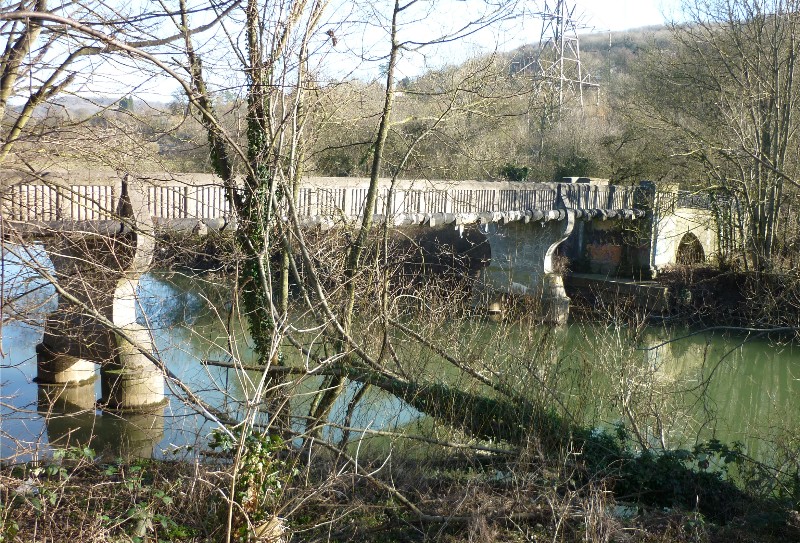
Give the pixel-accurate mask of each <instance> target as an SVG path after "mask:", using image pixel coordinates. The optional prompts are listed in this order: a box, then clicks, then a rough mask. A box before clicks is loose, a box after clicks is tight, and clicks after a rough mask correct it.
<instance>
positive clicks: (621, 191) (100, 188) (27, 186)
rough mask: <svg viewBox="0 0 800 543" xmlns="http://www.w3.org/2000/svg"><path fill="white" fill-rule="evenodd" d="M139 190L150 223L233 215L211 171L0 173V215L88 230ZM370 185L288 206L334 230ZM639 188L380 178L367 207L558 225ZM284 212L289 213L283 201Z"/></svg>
mask: <svg viewBox="0 0 800 543" xmlns="http://www.w3.org/2000/svg"><path fill="white" fill-rule="evenodd" d="M123 178H124V179H125V181H126V186H127V190H128V191H129V192H130V191H132V190H137V191H139V196H140V197H141V198H140V201H142V202H144V205H146V207H147V213H146V214H148V215H149V216H151V217H152V218H153V219H154V221H155V223H156V224H157V225H160V226H162V227H165V228H173V229H179V230H180V229H191V228H193V227H195V226H197V224H198V222H200V221H202V222H204V223H206V225H208V226H209V227H214V228H219V227H221V226H223V225H226V224H229V223H230V222H231V221H232V220H233V213H232V212H231V208H230V205H229V203H228V202H227V200H226V198H225V191H224V188H223V187H222V186H221V184H220V181H219V179H218V178H216V177H214V176H212V175H209V174H178V175H174V176H169V177H167V176H165V175H160V176H159V175H140V176H135V177H134V176H118V175H116V174H85V175H82V174H76V173H72V174H66V173H58V172H54V173H48V174H45V175H41V176H39V177H38V178H37V179H36V180H35V181H31V180H30V179H29V178H26V177H25V176H24V175H21V174H20V175H15V174H14V173H12V172H4V173H3V175H2V176H1V177H0V180H1V181H2V187H3V192H2V213H3V216H4V217H5V219H6V220H9V221H13V222H15V223H19V225H20V226H22V225H23V224H25V225H26V226H25V229H33V230H39V229H44V228H58V229H75V228H80V227H83V228H88V229H91V227H90V226H87V225H88V224H89V223H93V222H95V223H98V226H97V228H101V229H106V228H112V229H113V228H114V227H113V226H108V227H100V226H99V223H103V222H105V221H114V222H116V224H117V228H118V227H119V216H118V213H117V212H118V207H119V204H120V198H121V195H122V191H123ZM368 186H369V180H368V179H361V178H332V177H309V178H305V179H304V180H303V182H302V184H301V187H300V189H299V191H298V199H297V202H296V203H295V205H294V212H295V213H296V215H297V217H298V219H299V221H300V222H301V224H303V225H306V226H313V225H318V226H323V227H324V226H332V225H334V224H336V223H338V222H346V221H352V220H355V219H358V218H359V217H360V216H362V214H363V211H364V205H365V201H366V196H367V190H368ZM639 191H640V189H639V187H631V186H616V185H609V184H607V183H596V182H588V183H518V182H497V181H488V182H477V181H445V180H438V181H437V180H434V181H431V180H398V181H396V182H395V183H394V184H392V183H391V181H390V180H388V179H384V180H381V184H380V188H379V194H378V199H377V201H376V203H375V209H374V213H375V220H376V222H383V221H386V220H388V221H390V222H391V223H392V224H395V225H398V226H399V225H408V224H421V223H426V224H431V225H436V224H448V223H455V224H469V223H474V222H482V223H488V222H501V221H502V222H507V221H517V220H522V221H525V222H527V221H531V220H533V221H548V220H560V219H563V218H564V217H565V216H566V211H567V210H574V211H575V212H576V214H577V216H578V217H584V218H592V217H597V216H600V217H604V218H605V217H621V218H637V217H639V216H641V215H642V214H643V213H642V212H641V211H640V210H639V209H637V207H636V203H637V198H638V194H639ZM282 208H283V212H282V213H283V215H284V216H285V217H288V215H289V213H290V210H289V206H288V205H287V204H285V203H284V204H282Z"/></svg>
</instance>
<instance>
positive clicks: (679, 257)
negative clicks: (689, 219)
mask: <svg viewBox="0 0 800 543" xmlns="http://www.w3.org/2000/svg"><path fill="white" fill-rule="evenodd" d="M675 261H676V263H677V264H679V265H683V266H691V265H694V264H702V263H704V262H705V261H706V252H705V250H703V244H702V243H701V242H700V239H699V238H698V237H697V236H696V235H694V234H693V233H691V232H687V233H686V234H684V235H683V237H682V238H681V241H680V242H679V243H678V251H677V254H676V255H675Z"/></svg>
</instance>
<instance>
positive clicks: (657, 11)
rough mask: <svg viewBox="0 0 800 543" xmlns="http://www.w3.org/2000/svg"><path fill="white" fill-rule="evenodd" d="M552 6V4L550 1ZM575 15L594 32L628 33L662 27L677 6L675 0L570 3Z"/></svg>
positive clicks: (606, 0) (571, 0)
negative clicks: (579, 15)
mask: <svg viewBox="0 0 800 543" xmlns="http://www.w3.org/2000/svg"><path fill="white" fill-rule="evenodd" d="M551 2H552V3H555V2H553V1H552V0H551ZM570 3H571V4H572V5H574V6H575V8H576V9H575V14H576V15H577V14H580V13H583V14H584V15H585V17H584V19H583V22H585V23H586V24H588V25H590V26H592V27H594V28H595V29H596V30H597V31H603V30H627V29H629V28H638V27H642V26H649V25H658V24H664V21H665V18H664V15H665V14H666V15H667V17H669V16H670V14H671V13H673V11H674V10H675V8H676V6H677V5H678V1H677V0H570Z"/></svg>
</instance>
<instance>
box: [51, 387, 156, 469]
mask: <svg viewBox="0 0 800 543" xmlns="http://www.w3.org/2000/svg"><path fill="white" fill-rule="evenodd" d="M94 395H95V385H94V383H89V384H82V385H77V386H64V385H47V386H43V385H40V386H39V388H38V402H37V406H38V414H39V415H40V416H41V417H42V419H43V420H44V424H45V428H46V430H47V438H48V439H47V440H48V443H49V444H50V445H51V446H53V447H76V446H81V447H83V446H89V447H91V448H92V449H94V450H95V452H97V453H98V454H104V455H108V456H109V457H112V458H116V457H140V458H152V457H153V454H154V449H155V446H156V444H158V443H159V442H160V441H161V440H162V439H163V437H164V408H163V407H162V408H158V409H154V410H151V411H147V412H136V413H133V412H131V413H126V412H111V411H105V412H99V411H97V409H96V406H95V399H94V398H95V396H94Z"/></svg>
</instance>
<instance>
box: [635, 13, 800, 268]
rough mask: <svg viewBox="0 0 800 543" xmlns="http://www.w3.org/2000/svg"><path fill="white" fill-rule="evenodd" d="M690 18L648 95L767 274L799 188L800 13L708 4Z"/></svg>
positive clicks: (750, 261)
mask: <svg viewBox="0 0 800 543" xmlns="http://www.w3.org/2000/svg"><path fill="white" fill-rule="evenodd" d="M683 12H684V14H685V16H686V17H687V18H688V20H686V21H685V22H682V23H680V24H678V23H676V24H674V25H673V26H672V34H673V37H674V39H675V41H676V44H677V51H676V52H673V51H671V50H662V51H660V52H656V54H655V55H654V57H653V59H652V61H653V62H652V63H651V69H650V70H649V71H648V72H647V73H646V75H643V77H642V78H641V79H640V85H641V90H640V96H641V98H642V100H643V101H644V102H645V103H646V104H648V112H650V113H652V115H653V116H654V117H655V118H656V119H657V120H658V122H659V123H660V128H666V129H667V130H670V131H675V132H676V133H677V134H679V135H680V138H679V139H678V140H677V143H678V146H677V148H675V150H674V152H675V153H677V154H679V155H682V156H688V157H690V158H692V159H694V160H696V161H698V162H700V163H701V164H702V165H703V167H704V174H705V175H706V176H707V179H708V182H709V184H710V187H711V188H717V189H721V190H722V191H723V192H724V193H727V194H729V195H730V196H731V197H732V198H733V199H734V200H735V202H736V205H735V211H736V212H737V213H736V214H735V215H734V217H733V218H732V220H733V221H734V227H735V229H736V230H737V238H738V240H739V242H740V243H741V247H742V250H743V252H744V255H745V257H746V258H745V260H744V262H745V263H746V265H747V266H752V267H753V268H754V269H756V270H766V269H769V268H770V266H771V265H772V263H773V256H774V255H775V251H776V239H777V236H778V234H779V232H780V230H781V223H780V220H781V218H780V217H781V214H780V209H781V206H782V204H783V202H784V198H785V197H786V194H787V193H789V192H790V191H793V190H795V189H796V188H797V171H796V162H797V160H796V159H797V156H796V149H797V144H796V134H797V127H798V125H797V123H798V119H797V110H798V102H797V96H798V93H797V81H796V79H795V76H796V66H797V55H798V51H799V50H800V49H799V47H800V46H798V39H797V33H798V28H800V26H798V25H800V18H798V6H797V5H796V3H795V2H793V1H792V0H788V1H786V0H746V1H732V0H709V1H705V0H703V1H693V2H687V3H686V4H685V6H684V10H683Z"/></svg>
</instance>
